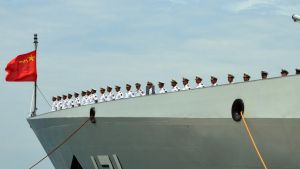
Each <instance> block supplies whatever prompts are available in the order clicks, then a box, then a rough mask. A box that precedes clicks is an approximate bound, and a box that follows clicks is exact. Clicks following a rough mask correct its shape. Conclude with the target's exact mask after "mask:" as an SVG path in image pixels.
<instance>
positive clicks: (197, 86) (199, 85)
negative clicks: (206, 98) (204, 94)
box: [196, 83, 204, 89]
mask: <svg viewBox="0 0 300 169" xmlns="http://www.w3.org/2000/svg"><path fill="white" fill-rule="evenodd" d="M203 87H204V85H203V84H202V83H198V84H196V89H198V88H203Z"/></svg>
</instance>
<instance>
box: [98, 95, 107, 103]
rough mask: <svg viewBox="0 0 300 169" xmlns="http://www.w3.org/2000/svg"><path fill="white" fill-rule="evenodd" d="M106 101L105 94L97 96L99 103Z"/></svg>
mask: <svg viewBox="0 0 300 169" xmlns="http://www.w3.org/2000/svg"><path fill="white" fill-rule="evenodd" d="M105 101H106V95H105V94H100V97H99V103H102V102H105Z"/></svg>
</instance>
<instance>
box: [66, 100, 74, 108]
mask: <svg viewBox="0 0 300 169" xmlns="http://www.w3.org/2000/svg"><path fill="white" fill-rule="evenodd" d="M73 106H74V100H73V99H68V101H67V108H68V109H70V108H72V107H73Z"/></svg>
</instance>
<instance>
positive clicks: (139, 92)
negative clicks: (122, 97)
mask: <svg viewBox="0 0 300 169" xmlns="http://www.w3.org/2000/svg"><path fill="white" fill-rule="evenodd" d="M135 88H136V91H135V93H134V95H135V96H136V97H139V96H145V95H146V94H145V92H144V91H143V90H142V89H141V84H140V83H136V84H135Z"/></svg>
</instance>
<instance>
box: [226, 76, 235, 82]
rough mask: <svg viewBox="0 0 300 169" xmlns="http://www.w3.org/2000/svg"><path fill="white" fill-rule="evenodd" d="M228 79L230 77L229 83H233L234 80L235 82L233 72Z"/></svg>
mask: <svg viewBox="0 0 300 169" xmlns="http://www.w3.org/2000/svg"><path fill="white" fill-rule="evenodd" d="M227 79H228V82H229V83H232V82H233V79H234V76H233V75H232V74H228V77H227Z"/></svg>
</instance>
